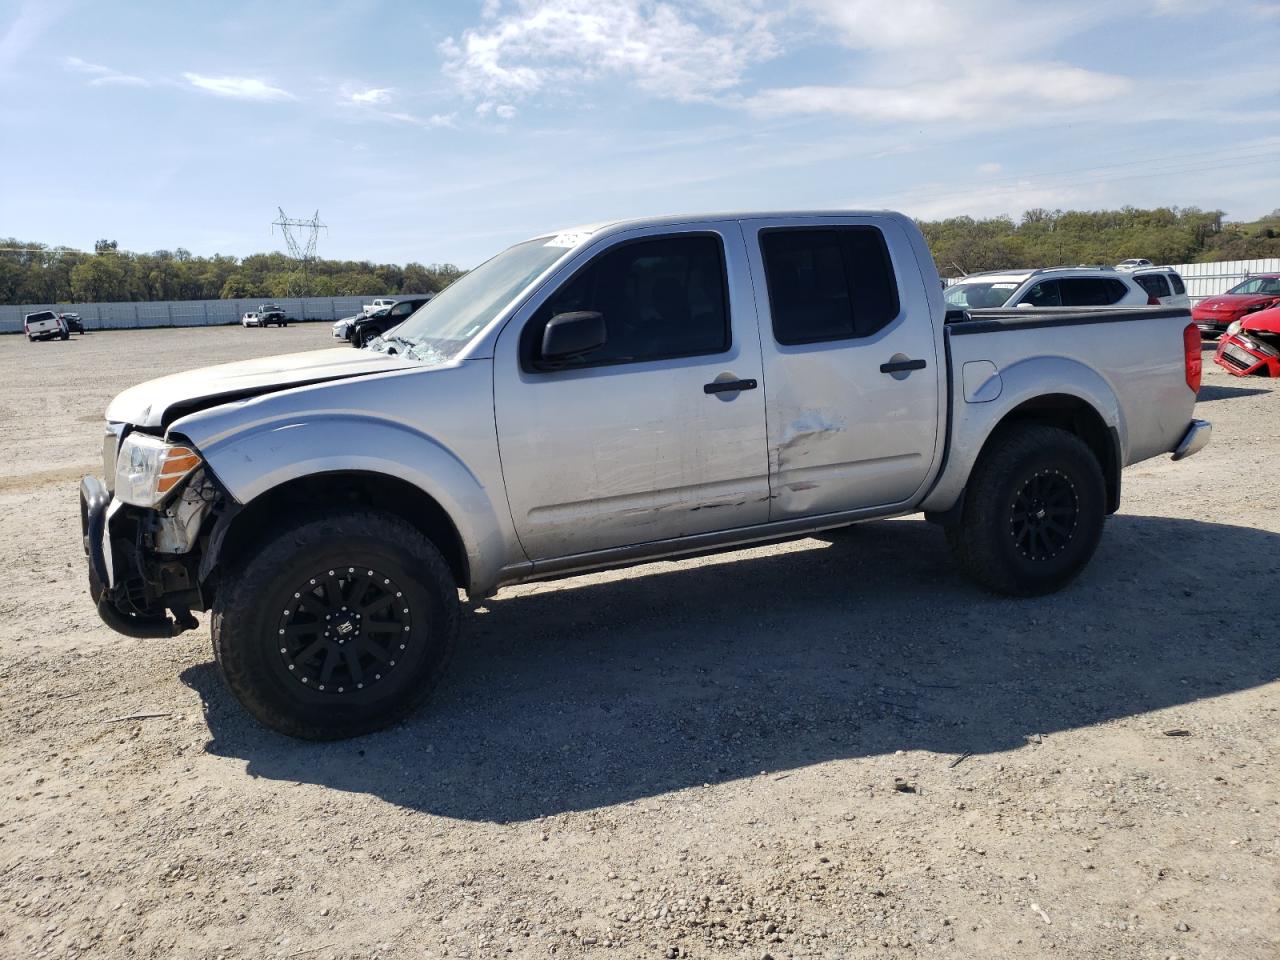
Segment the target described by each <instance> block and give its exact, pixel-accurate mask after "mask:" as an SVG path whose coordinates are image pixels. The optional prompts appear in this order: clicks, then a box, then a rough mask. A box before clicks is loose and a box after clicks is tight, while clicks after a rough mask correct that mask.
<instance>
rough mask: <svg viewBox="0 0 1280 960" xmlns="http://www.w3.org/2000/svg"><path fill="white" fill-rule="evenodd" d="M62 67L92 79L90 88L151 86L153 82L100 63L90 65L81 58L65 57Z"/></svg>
mask: <svg viewBox="0 0 1280 960" xmlns="http://www.w3.org/2000/svg"><path fill="white" fill-rule="evenodd" d="M62 65H63V67H65V68H66V69H67V70H70V71H72V72H73V73H80V74H84V75H85V76H87V77H90V78H91V79H90V80H89V86H91V87H106V86H125V87H149V86H151V81H150V80H147V79H145V78H143V77H135V76H134V75H133V74H129V73H121V72H120V71H119V70H116V69H114V68H113V67H104V66H103V65H102V64H100V63H89V62H88V61H87V60H81V59H80V58H79V57H63V58H62Z"/></svg>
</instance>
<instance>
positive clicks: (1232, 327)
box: [1227, 320, 1244, 337]
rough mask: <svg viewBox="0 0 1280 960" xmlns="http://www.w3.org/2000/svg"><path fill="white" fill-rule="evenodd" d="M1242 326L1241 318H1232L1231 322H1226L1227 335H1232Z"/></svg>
mask: <svg viewBox="0 0 1280 960" xmlns="http://www.w3.org/2000/svg"><path fill="white" fill-rule="evenodd" d="M1242 326H1244V321H1243V320H1232V321H1231V323H1229V324H1227V336H1229V337H1234V336H1235V335H1236V334H1237V333H1239V332H1240V328H1241V327H1242Z"/></svg>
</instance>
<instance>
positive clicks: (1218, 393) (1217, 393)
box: [1196, 384, 1271, 403]
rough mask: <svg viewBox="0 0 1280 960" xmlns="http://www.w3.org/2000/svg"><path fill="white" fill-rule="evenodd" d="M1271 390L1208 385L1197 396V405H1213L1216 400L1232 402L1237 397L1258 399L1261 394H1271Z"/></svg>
mask: <svg viewBox="0 0 1280 960" xmlns="http://www.w3.org/2000/svg"><path fill="white" fill-rule="evenodd" d="M1270 392H1271V391H1270V390H1266V389H1261V388H1258V387H1220V386H1218V385H1216V384H1208V385H1206V386H1203V387H1201V388H1200V392H1199V393H1197V394H1196V403H1211V402H1212V401H1214V400H1232V399H1234V398H1236V397H1256V396H1257V395H1258V394H1260V393H1270Z"/></svg>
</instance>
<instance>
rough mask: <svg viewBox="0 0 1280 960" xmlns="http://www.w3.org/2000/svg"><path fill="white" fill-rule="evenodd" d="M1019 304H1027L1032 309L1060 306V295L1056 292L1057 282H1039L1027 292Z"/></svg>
mask: <svg viewBox="0 0 1280 960" xmlns="http://www.w3.org/2000/svg"><path fill="white" fill-rule="evenodd" d="M1019 302H1020V303H1029V304H1031V306H1033V307H1060V306H1062V294H1061V293H1060V292H1059V290H1058V281H1057V280H1041V281H1040V282H1039V283H1037V284H1036V285H1035V286H1034V287H1032V288H1031V289H1030V290H1028V291H1027V292H1026V294H1025V295H1024V296H1023V298H1022V299H1021V300H1020V301H1019Z"/></svg>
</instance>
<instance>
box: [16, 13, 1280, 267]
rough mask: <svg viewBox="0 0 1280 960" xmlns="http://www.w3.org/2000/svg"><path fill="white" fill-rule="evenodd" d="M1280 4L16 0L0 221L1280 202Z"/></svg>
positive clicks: (448, 231) (244, 248) (81, 237)
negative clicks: (1279, 53) (279, 213)
mask: <svg viewBox="0 0 1280 960" xmlns="http://www.w3.org/2000/svg"><path fill="white" fill-rule="evenodd" d="M1277 49H1280V2H1250V0H1235V2H1216V0H1129V2H1125V3H1117V2H1083V0H1059V2H1054V3H1048V2H1037V3H1017V2H1012V0H966V2H965V3H954V2H953V3H947V2H944V0H893V2H871V0H791V2H772V3H765V2H753V0H684V2H679V3H675V2H672V3H656V2H648V0H613V2H608V3H606V2H594V3H591V2H585V0H487V2H483V3H481V2H474V3H471V2H463V0H458V2H451V3H442V2H441V3H426V2H419V3H407V2H403V3H402V2H378V0H351V2H341V3H327V4H326V3H323V2H314V0H313V2H307V3H302V2H297V3H295V2H282V0H273V2H272V3H261V2H256V3H235V2H230V0H221V2H219V3H214V4H195V3H184V2H179V3H174V2H172V0H170V2H165V3H146V2H132V3H103V2H97V3H88V2H85V3H78V2H73V0H31V2H26V0H0V132H2V133H3V136H2V137H0V140H2V141H3V142H4V143H5V145H6V147H7V149H4V150H0V236H17V237H20V238H22V239H26V240H39V241H43V242H48V243H58V244H66V245H69V246H73V247H77V248H80V249H86V248H92V244H93V242H94V240H95V239H97V238H99V237H109V238H114V239H116V240H117V241H119V243H120V245H121V246H122V247H124V248H127V249H133V250H153V249H160V248H164V249H172V248H174V247H178V246H183V247H186V248H188V249H190V250H192V251H193V252H195V253H200V254H209V253H215V252H220V253H229V254H234V255H238V256H243V255H245V254H248V253H253V252H257V251H262V250H271V249H281V248H282V242H281V240H280V238H279V237H278V236H272V234H271V232H270V227H269V225H270V223H271V221H272V220H273V219H274V218H275V216H276V208H277V206H282V207H283V208H284V209H285V211H286V212H287V213H289V214H290V215H292V216H310V215H311V213H312V212H314V211H315V210H316V209H319V211H320V215H321V219H323V220H324V221H325V222H326V223H327V224H328V225H329V227H330V230H329V233H328V235H327V236H324V237H322V238H321V242H320V248H319V250H320V253H321V255H323V256H330V257H349V258H356V259H372V260H375V261H392V262H406V261H410V260H417V261H420V262H433V261H453V262H456V263H458V264H460V265H463V266H472V265H474V264H475V263H476V262H478V261H479V260H481V259H483V258H484V257H485V256H487V255H489V254H491V253H493V252H494V251H496V250H497V249H499V248H501V247H503V246H505V245H506V244H508V243H510V242H514V241H516V240H519V239H522V238H525V237H528V236H530V235H533V234H535V233H538V232H541V231H543V230H546V229H549V228H555V227H559V226H564V225H571V224H575V223H583V222H590V221H596V220H604V219H609V218H612V217H617V216H630V215H644V214H656V213H675V212H682V211H701V210H726V209H770V208H772V209H779V208H818V207H891V208H895V209H901V210H904V211H905V212H907V213H909V214H911V215H913V216H918V217H926V218H933V217H939V216H950V215H955V214H964V213H967V214H972V215H975V216H986V215H991V214H996V213H1010V214H1013V215H1017V214H1019V213H1020V212H1021V211H1022V210H1024V209H1026V208H1029V207H1050V208H1054V207H1062V208H1069V207H1074V208H1098V207H1106V206H1119V205H1122V204H1134V205H1139V206H1142V205H1156V204H1162V205H1163V204H1170V205H1179V206H1191V205H1195V206H1200V207H1204V208H1221V209H1223V210H1225V211H1227V213H1228V215H1229V216H1230V217H1232V218H1236V219H1248V218H1253V217H1256V216H1258V215H1260V214H1263V213H1266V212H1268V211H1270V210H1272V209H1275V208H1277V207H1280V70H1277V68H1276V65H1275V57H1276V50H1277Z"/></svg>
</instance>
